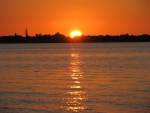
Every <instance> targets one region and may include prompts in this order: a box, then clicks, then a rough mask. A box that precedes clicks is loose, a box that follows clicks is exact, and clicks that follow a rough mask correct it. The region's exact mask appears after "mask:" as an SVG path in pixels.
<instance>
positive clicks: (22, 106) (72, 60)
mask: <svg viewBox="0 0 150 113" xmlns="http://www.w3.org/2000/svg"><path fill="white" fill-rule="evenodd" d="M149 111H150V43H91V44H0V113H50V112H52V113H71V112H79V113H80V112H83V113H149Z"/></svg>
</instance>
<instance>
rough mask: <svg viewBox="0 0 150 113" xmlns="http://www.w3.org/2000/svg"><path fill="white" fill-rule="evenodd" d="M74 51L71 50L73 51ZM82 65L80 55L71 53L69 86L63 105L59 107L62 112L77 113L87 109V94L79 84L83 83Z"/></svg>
mask: <svg viewBox="0 0 150 113" xmlns="http://www.w3.org/2000/svg"><path fill="white" fill-rule="evenodd" d="M73 50H74V49H72V51H73ZM81 66H82V63H81V61H80V55H79V54H77V53H75V51H73V52H72V53H71V63H70V68H69V69H70V71H71V73H70V77H69V78H70V81H71V84H70V86H68V87H69V89H68V90H67V92H66V93H65V96H64V98H63V105H62V106H61V107H62V108H63V109H64V110H67V111H73V112H79V111H81V110H85V109H88V106H87V105H86V101H87V100H88V97H87V94H86V92H85V90H83V87H82V86H81V83H82V81H83V72H82V70H81Z"/></svg>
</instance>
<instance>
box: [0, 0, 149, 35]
mask: <svg viewBox="0 0 150 113" xmlns="http://www.w3.org/2000/svg"><path fill="white" fill-rule="evenodd" d="M26 28H28V32H29V35H31V36H33V35H35V34H36V33H38V34H39V33H41V34H55V33H56V32H60V33H61V34H65V35H66V36H69V34H70V32H71V31H72V30H74V29H79V30H80V31H81V32H82V33H83V34H84V35H106V34H110V35H120V34H126V33H128V34H134V35H140V34H150V0H0V36H3V35H14V33H15V32H16V33H17V34H19V35H23V36H24V35H25V29H26Z"/></svg>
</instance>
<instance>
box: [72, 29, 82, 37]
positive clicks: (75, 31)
mask: <svg viewBox="0 0 150 113" xmlns="http://www.w3.org/2000/svg"><path fill="white" fill-rule="evenodd" d="M81 35H82V33H81V31H79V30H74V31H72V32H71V33H70V37H71V38H74V37H76V36H81Z"/></svg>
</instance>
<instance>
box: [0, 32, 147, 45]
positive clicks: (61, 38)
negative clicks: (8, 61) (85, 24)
mask: <svg viewBox="0 0 150 113" xmlns="http://www.w3.org/2000/svg"><path fill="white" fill-rule="evenodd" d="M106 42H107V43H109V42H111V43H112V42H150V35H147V34H143V35H138V36H136V35H128V34H124V35H119V36H118V35H117V36H111V35H106V36H103V35H99V36H80V37H74V38H70V37H66V36H65V35H62V34H59V33H56V34H55V35H35V36H26V37H23V36H20V35H16V34H15V35H14V36H1V37H0V43H106Z"/></svg>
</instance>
